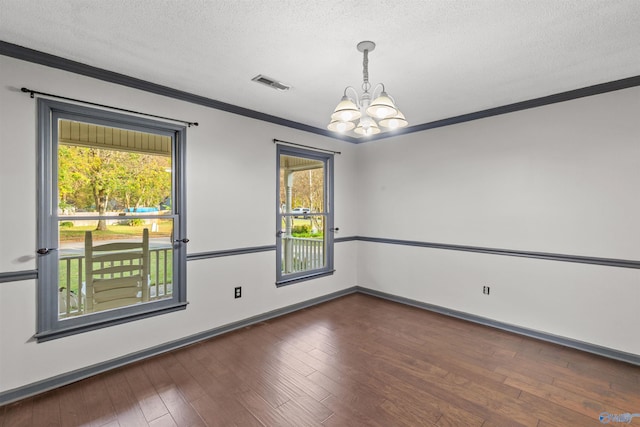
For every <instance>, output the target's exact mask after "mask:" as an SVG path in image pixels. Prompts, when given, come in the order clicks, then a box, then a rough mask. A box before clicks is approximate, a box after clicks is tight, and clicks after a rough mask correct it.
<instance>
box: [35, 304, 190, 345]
mask: <svg viewBox="0 0 640 427" xmlns="http://www.w3.org/2000/svg"><path fill="white" fill-rule="evenodd" d="M187 304H188V303H186V302H182V303H178V304H175V305H170V306H166V307H163V308H160V309H154V310H153V311H146V312H141V313H136V314H129V315H126V316H123V317H119V318H111V319H105V320H101V321H96V322H91V323H84V324H81V325H75V326H71V327H66V328H61V329H55V330H49V331H43V332H39V333H37V334H35V335H34V336H33V337H34V338H35V340H36V341H37V342H38V343H42V342H47V341H51V340H55V339H58V338H64V337H68V336H71V335H76V334H81V333H83V332H88V331H94V330H96V329H102V328H106V327H109V326H114V325H120V324H123V323H129V322H133V321H135V320H140V319H146V318H148V317H153V316H159V315H162V314H166V313H171V312H173V311H179V310H184V309H186V308H187Z"/></svg>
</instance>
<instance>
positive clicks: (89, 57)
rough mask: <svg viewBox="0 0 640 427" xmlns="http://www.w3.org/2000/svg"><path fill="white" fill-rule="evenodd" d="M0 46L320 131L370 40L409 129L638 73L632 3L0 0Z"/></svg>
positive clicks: (639, 20) (638, 22) (636, 6)
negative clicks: (273, 84)
mask: <svg viewBox="0 0 640 427" xmlns="http://www.w3.org/2000/svg"><path fill="white" fill-rule="evenodd" d="M0 40H3V41H6V42H9V43H14V44H17V45H21V46H24V47H28V48H31V49H36V50H39V51H42V52H46V53H50V54H53V55H58V56H61V57H64V58H67V59H71V60H74V61H79V62H82V63H85V64H88V65H92V66H95V67H99V68H104V69H107V70H110V71H115V72H118V73H122V74H126V75H129V76H132V77H136V78H139V79H143V80H147V81H150V82H153V83H158V84H161V85H165V86H169V87H172V88H175V89H179V90H183V91H186V92H191V93H194V94H199V95H202V96H205V97H208V98H212V99H215V100H218V101H223V102H226V103H230V104H234V105H238V106H241V107H244V108H249V109H252V110H256V111H259V112H263V113H267V114H271V115H274V116H277V117H281V118H284V119H288V120H293V121H296V122H300V123H304V124H307V125H310V126H315V127H318V128H325V126H326V124H327V122H328V119H329V115H330V114H331V112H332V111H333V108H334V107H335V105H336V104H337V103H338V101H339V100H340V97H341V96H342V92H343V90H344V88H345V86H348V85H351V86H354V87H356V88H358V89H359V88H360V85H361V83H362V54H361V53H360V52H358V51H357V50H356V44H357V43H358V42H360V41H362V40H372V41H374V42H375V43H376V44H377V47H376V50H375V51H374V52H372V53H371V54H370V55H369V72H370V80H371V82H372V83H374V84H375V83H380V82H382V83H384V84H385V86H386V89H387V92H389V94H390V95H392V96H393V97H394V98H395V99H396V101H397V103H398V105H399V107H400V108H401V109H402V111H403V112H404V113H405V115H406V116H407V119H408V120H409V123H410V125H418V124H422V123H427V122H431V121H435V120H439V119H444V118H449V117H453V116H458V115H461V114H465V113H470V112H475V111H480V110H484V109H488V108H492V107H498V106H502V105H506V104H511V103H514V102H518V101H525V100H528V99H533V98H538V97H542V96H546V95H550V94H554V93H559V92H564V91H568V90H572V89H577V88H581V87H585V86H590V85H594V84H598V83H604V82H609V81H612V80H617V79H621V78H626V77H631V76H637V75H640V0H482V1H481V0H456V1H453V0H431V1H427V0H394V1H385V0H367V1H361V0H352V1H350V0H339V1H338V0H314V1H307V0H278V1H275V0H216V1H207V0H182V1H179V0H57V1H42V0H0ZM257 74H265V75H267V76H270V77H273V78H276V79H278V80H280V81H282V82H284V83H286V84H288V85H291V86H292V88H291V90H289V91H286V92H282V91H276V90H273V89H270V88H268V87H265V86H262V85H259V84H257V83H254V82H252V81H251V78H252V77H254V76H255V75H257Z"/></svg>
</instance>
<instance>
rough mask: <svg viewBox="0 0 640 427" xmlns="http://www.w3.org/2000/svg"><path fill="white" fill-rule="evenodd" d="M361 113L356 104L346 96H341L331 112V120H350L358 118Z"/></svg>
mask: <svg viewBox="0 0 640 427" xmlns="http://www.w3.org/2000/svg"><path fill="white" fill-rule="evenodd" d="M361 115H362V114H361V113H360V110H359V109H358V106H357V105H356V104H355V102H353V101H352V100H350V99H349V98H347V96H346V95H345V96H343V97H342V99H341V100H340V103H338V105H337V106H336V109H335V110H333V114H332V115H331V120H337V121H341V122H351V121H354V120H358V119H359V118H360V116H361Z"/></svg>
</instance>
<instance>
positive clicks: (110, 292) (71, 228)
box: [58, 218, 173, 319]
mask: <svg viewBox="0 0 640 427" xmlns="http://www.w3.org/2000/svg"><path fill="white" fill-rule="evenodd" d="M98 222H99V221H98V220H86V219H83V220H69V219H65V220H63V221H60V222H59V236H60V237H59V240H60V244H59V251H58V253H59V266H58V285H59V286H58V291H59V292H58V313H59V318H60V319H63V318H68V317H72V316H73V317H75V316H79V315H86V314H91V313H95V312H98V311H104V310H109V309H114V308H120V307H125V306H130V305H134V304H141V303H145V302H149V301H155V300H159V299H164V298H169V297H171V296H172V293H173V255H172V253H173V247H172V237H171V236H172V235H173V220H172V219H167V218H158V219H139V218H136V219H133V220H132V219H107V220H105V225H106V230H98V229H97V228H98ZM145 234H147V237H146V238H145V237H144V235H145Z"/></svg>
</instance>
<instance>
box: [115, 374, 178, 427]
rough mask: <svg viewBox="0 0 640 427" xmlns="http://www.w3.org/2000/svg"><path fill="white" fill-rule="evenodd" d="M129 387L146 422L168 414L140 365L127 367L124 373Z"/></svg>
mask: <svg viewBox="0 0 640 427" xmlns="http://www.w3.org/2000/svg"><path fill="white" fill-rule="evenodd" d="M124 373H125V377H126V379H127V382H128V383H129V387H131V391H132V392H133V395H134V396H135V398H136V399H137V401H138V404H139V406H140V409H141V410H142V413H143V414H144V417H145V419H146V420H147V422H150V421H153V420H155V419H157V418H160V417H163V416H164V415H167V414H168V413H169V410H168V409H167V407H166V406H165V404H164V402H163V401H162V398H160V395H159V394H158V392H157V391H156V389H155V387H154V386H153V384H151V381H149V378H148V377H147V375H146V374H145V372H144V370H143V368H142V366H141V364H139V363H137V364H135V365H132V366H128V367H127V369H126V370H125V371H124Z"/></svg>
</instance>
